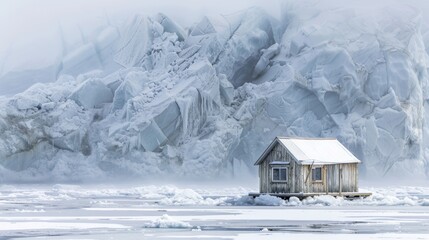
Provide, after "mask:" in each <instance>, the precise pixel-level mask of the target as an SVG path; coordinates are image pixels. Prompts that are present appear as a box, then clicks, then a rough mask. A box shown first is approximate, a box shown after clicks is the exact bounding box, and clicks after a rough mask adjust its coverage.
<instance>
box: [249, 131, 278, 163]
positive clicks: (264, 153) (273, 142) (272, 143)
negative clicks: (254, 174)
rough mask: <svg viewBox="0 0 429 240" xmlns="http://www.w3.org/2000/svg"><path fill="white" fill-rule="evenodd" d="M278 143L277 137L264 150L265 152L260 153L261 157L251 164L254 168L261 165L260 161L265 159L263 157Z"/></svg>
mask: <svg viewBox="0 0 429 240" xmlns="http://www.w3.org/2000/svg"><path fill="white" fill-rule="evenodd" d="M277 141H278V137H276V138H274V140H273V141H272V142H271V143H270V145H269V146H268V148H266V149H265V151H264V152H263V153H262V155H261V156H260V157H259V158H258V160H256V162H255V163H254V164H253V165H254V166H258V165H261V163H262V161H263V160H264V159H265V157H266V156H267V155H268V153H269V152H270V151H271V149H273V147H274V144H275V143H276V142H277Z"/></svg>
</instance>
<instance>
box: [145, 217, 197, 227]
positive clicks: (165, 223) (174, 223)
mask: <svg viewBox="0 0 429 240" xmlns="http://www.w3.org/2000/svg"><path fill="white" fill-rule="evenodd" d="M146 227H149V228H192V225H190V224H189V223H186V222H182V221H178V220H175V219H173V218H172V217H170V216H168V215H167V214H164V215H162V217H160V218H158V219H156V220H154V221H152V222H151V223H149V224H146Z"/></svg>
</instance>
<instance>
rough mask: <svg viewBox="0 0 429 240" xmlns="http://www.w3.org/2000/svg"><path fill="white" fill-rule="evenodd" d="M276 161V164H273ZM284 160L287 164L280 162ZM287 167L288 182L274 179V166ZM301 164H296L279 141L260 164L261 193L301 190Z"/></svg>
mask: <svg viewBox="0 0 429 240" xmlns="http://www.w3.org/2000/svg"><path fill="white" fill-rule="evenodd" d="M273 162H275V164H272V163H273ZM280 162H284V163H285V164H279V163H280ZM277 167H280V168H282V167H287V175H288V177H287V178H288V179H287V181H286V182H275V181H273V176H272V173H273V170H272V169H273V168H277ZM301 185H302V184H301V174H300V166H299V165H297V164H296V162H295V161H294V160H293V157H292V156H291V155H290V154H289V152H288V151H287V150H286V148H284V147H283V146H282V145H280V144H279V143H275V146H274V147H273V149H272V150H271V151H270V153H269V154H268V155H267V156H266V158H265V160H264V161H262V163H261V165H260V166H259V191H260V192H261V193H291V192H292V193H293V192H300V190H299V189H300V188H297V186H301Z"/></svg>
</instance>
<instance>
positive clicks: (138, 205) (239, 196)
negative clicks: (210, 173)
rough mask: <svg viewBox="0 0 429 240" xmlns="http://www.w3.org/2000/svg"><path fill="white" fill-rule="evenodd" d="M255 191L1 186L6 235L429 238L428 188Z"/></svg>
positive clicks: (0, 215) (1, 233) (0, 220)
mask: <svg viewBox="0 0 429 240" xmlns="http://www.w3.org/2000/svg"><path fill="white" fill-rule="evenodd" d="M252 190H254V189H247V188H242V187H236V188H224V189H216V188H212V189H210V188H201V189H198V188H192V189H191V188H179V187H175V186H133V187H130V186H127V187H123V186H122V187H121V186H106V185H103V186H95V185H91V186H78V185H43V186H42V185H37V186H35V185H1V186H0V239H41V238H42V239H43V238H47V237H49V238H50V239H189V238H195V239H309V238H312V237H314V236H312V235H314V234H317V238H318V239H345V238H347V239H392V238H393V239H429V188H423V187H396V188H388V189H384V188H366V189H364V190H365V191H372V192H374V195H373V196H372V197H370V198H368V199H358V200H354V201H349V200H344V199H342V198H333V197H319V198H311V199H307V200H303V201H299V200H297V199H291V200H290V201H283V200H281V199H277V198H274V197H268V196H263V197H260V198H256V199H252V198H249V197H246V196H245V195H246V194H247V192H249V191H252Z"/></svg>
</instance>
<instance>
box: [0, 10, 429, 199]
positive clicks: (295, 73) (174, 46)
mask: <svg viewBox="0 0 429 240" xmlns="http://www.w3.org/2000/svg"><path fill="white" fill-rule="evenodd" d="M296 4H297V5H296V6H295V7H291V8H287V7H285V8H284V9H283V13H282V17H281V19H280V20H278V19H275V18H273V17H272V16H270V15H268V14H266V13H265V12H263V11H262V10H260V9H258V8H251V9H248V10H245V11H242V12H239V13H236V14H233V15H228V16H222V17H218V18H216V17H204V18H203V19H202V20H201V21H200V22H199V23H196V24H195V25H193V26H191V27H189V28H184V27H182V26H180V25H179V24H177V23H176V22H175V21H174V20H173V19H170V18H169V17H168V16H166V15H164V14H159V15H156V16H153V17H146V16H142V15H137V16H135V17H132V18H131V21H129V22H128V23H126V24H125V25H124V26H123V27H121V30H122V31H118V30H117V29H116V28H112V27H106V29H105V30H104V31H102V32H100V33H99V34H98V35H97V36H98V37H97V38H95V39H94V40H93V41H92V42H91V43H88V44H86V45H84V46H82V47H80V48H78V49H77V50H76V52H72V53H69V54H68V55H67V57H65V58H64V59H63V60H62V63H63V64H62V67H63V69H62V70H61V71H59V73H61V74H60V76H59V77H58V79H57V80H56V81H55V82H49V81H44V83H37V84H35V85H33V86H32V87H30V88H29V89H27V90H26V91H24V92H20V93H18V94H15V95H13V96H8V97H2V98H0V109H1V111H0V135H1V137H0V173H1V174H0V180H4V181H5V180H8V181H16V180H18V181H30V180H61V181H70V180H79V181H84V180H89V179H100V178H101V177H111V176H117V175H119V176H122V177H125V176H126V177H130V178H134V177H137V178H151V177H152V176H163V177H180V178H192V177H198V178H211V179H212V178H214V177H219V176H230V175H235V176H238V175H240V176H242V175H246V174H250V175H252V174H253V176H254V174H255V172H256V171H255V168H254V167H253V166H252V164H253V162H254V161H255V159H257V157H258V156H259V155H260V154H261V152H262V151H263V150H264V148H265V147H266V146H267V145H268V144H269V142H270V141H271V140H272V139H273V138H274V137H275V136H277V135H281V136H306V137H336V138H338V139H339V140H340V141H341V142H342V143H343V144H344V145H346V146H347V147H348V148H349V149H350V150H351V151H352V152H353V153H354V154H355V155H356V156H357V157H358V158H359V159H361V160H362V162H363V164H362V167H361V176H363V177H365V176H366V177H374V176H378V177H383V176H397V175H398V174H400V176H404V177H407V176H408V177H411V176H412V177H414V178H416V177H423V176H425V174H427V173H428V172H429V163H428V161H427V160H426V159H429V156H428V154H429V151H428V149H429V148H428V146H427V142H428V141H427V140H426V138H427V136H428V124H427V121H426V120H427V118H428V113H429V111H428V110H427V100H428V91H427V85H428V84H427V83H428V71H427V69H428V66H429V61H428V59H429V58H428V54H427V51H426V47H425V45H426V44H427V39H428V38H427V32H428V31H427V30H428V29H429V28H428V27H427V26H426V25H425V24H424V22H422V20H421V18H419V17H416V16H418V15H419V14H425V13H419V12H418V11H417V10H413V9H408V8H407V9H401V11H398V10H397V8H395V6H391V7H388V10H389V11H384V10H385V9H384V8H383V9H379V10H373V11H372V13H365V14H363V13H364V12H366V10H365V9H355V8H352V7H350V8H347V7H345V8H336V9H335V10H330V11H322V10H320V13H319V14H312V13H311V12H308V11H306V10H302V9H306V8H305V4H306V2H302V3H301V2H300V3H296ZM297 6H298V7H297ZM313 10H314V9H313ZM314 11H316V10H314ZM371 14H373V15H371ZM185 29H186V30H185ZM109 49H114V50H112V51H110V50H109ZM96 69H99V70H97V71H95V70H96ZM65 73H67V74H68V75H67V74H65ZM77 73H79V74H77ZM23 76H25V75H23ZM42 82H43V81H42ZM248 172H250V173H248ZM175 201H176V203H178V204H180V202H181V201H185V200H183V199H180V198H177V199H176V200H175ZM172 204H174V202H173V203H172Z"/></svg>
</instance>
